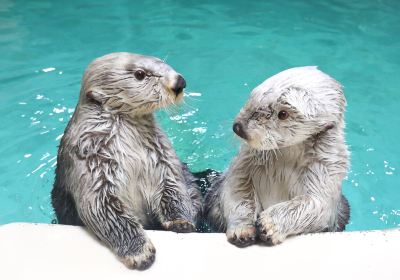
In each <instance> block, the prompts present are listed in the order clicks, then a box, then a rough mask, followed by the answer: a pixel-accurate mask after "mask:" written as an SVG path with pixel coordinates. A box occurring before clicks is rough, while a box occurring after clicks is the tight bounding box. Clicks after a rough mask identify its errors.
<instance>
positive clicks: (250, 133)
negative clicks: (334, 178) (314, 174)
mask: <svg viewBox="0 0 400 280" xmlns="http://www.w3.org/2000/svg"><path fill="white" fill-rule="evenodd" d="M345 103H346V101H345V98H344V95H343V92H342V87H341V85H340V84H339V83H338V82H337V81H335V80H334V79H333V78H331V77H330V76H328V75H326V74H325V73H323V72H321V71H320V70H318V69H317V67H314V66H306V67H297V68H291V69H288V70H285V71H283V72H280V73H278V74H276V75H274V76H272V77H271V78H269V79H267V80H266V81H264V82H263V83H262V84H260V85H259V86H257V87H256V88H255V89H254V90H253V91H252V92H251V96H250V98H249V100H248V102H247V104H246V105H245V106H244V107H243V108H242V110H241V111H240V113H239V115H238V116H237V118H236V121H235V122H236V123H240V124H241V125H242V129H243V130H244V131H245V134H246V136H247V137H246V140H247V143H248V144H249V145H250V146H251V147H253V148H255V149H258V150H270V149H279V148H283V147H289V146H292V145H296V144H298V143H300V142H303V141H305V140H306V139H308V138H309V137H310V136H311V135H313V134H316V133H318V132H320V131H322V130H324V129H325V128H326V127H328V126H334V125H336V124H338V123H339V122H340V121H341V120H342V119H343V112H344V106H345ZM282 111H284V112H286V113H287V114H288V115H287V116H286V118H285V119H283V120H281V119H280V118H279V117H278V115H279V112H282Z"/></svg>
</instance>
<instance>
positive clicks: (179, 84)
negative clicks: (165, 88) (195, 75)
mask: <svg viewBox="0 0 400 280" xmlns="http://www.w3.org/2000/svg"><path fill="white" fill-rule="evenodd" d="M185 87H186V81H185V79H184V78H183V77H182V76H181V75H179V74H178V78H177V79H176V81H175V84H174V85H173V86H172V88H171V90H172V91H173V92H174V93H175V95H179V94H180V93H181V92H182V91H183V89H184V88H185Z"/></svg>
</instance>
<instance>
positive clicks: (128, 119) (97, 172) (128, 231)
mask: <svg viewBox="0 0 400 280" xmlns="http://www.w3.org/2000/svg"><path fill="white" fill-rule="evenodd" d="M184 86H185V82H184V80H183V77H182V76H181V75H180V74H179V73H177V72H176V71H175V70H174V69H172V68H171V67H170V66H169V65H167V64H166V63H164V62H163V61H161V60H159V59H157V58H154V57H148V56H142V55H137V54H131V53H113V54H109V55H106V56H103V57H100V58H98V59H96V60H95V61H93V62H92V63H91V64H90V65H89V66H88V68H87V70H86V72H85V74H84V77H83V80H82V87H81V92H80V97H79V102H78V105H77V107H76V110H75V112H74V114H73V116H72V118H71V120H70V122H69V124H68V126H67V128H66V130H65V133H64V135H63V137H62V139H61V143H60V147H59V150H58V157H57V168H56V178H55V183H54V187H53V190H52V204H53V207H54V209H55V213H56V216H57V220H58V222H59V223H61V224H69V225H85V226H87V227H88V228H89V229H90V230H91V231H92V232H93V233H94V234H95V235H96V236H97V237H98V238H99V239H100V240H101V241H102V242H104V243H105V244H106V245H108V246H109V247H110V248H111V249H112V250H113V251H114V252H115V254H116V255H117V256H118V257H119V258H120V259H121V261H122V262H123V263H125V264H126V265H127V266H128V267H129V268H136V269H145V268H147V267H148V266H150V265H151V264H152V263H153V261H154V258H155V248H154V246H153V244H152V243H151V241H150V239H149V238H148V237H147V235H146V233H145V231H144V229H165V230H172V231H176V232H191V231H195V230H196V223H197V222H198V220H199V218H200V216H201V210H202V205H201V194H200V191H199V190H198V187H197V185H196V178H195V177H194V176H193V175H192V174H191V173H190V172H189V170H188V168H187V167H186V165H184V164H182V163H181V161H180V160H179V159H178V157H177V155H176V153H175V151H174V149H173V147H172V145H171V142H170V141H169V139H168V138H167V136H166V134H165V133H164V131H163V130H162V129H161V128H160V127H159V125H158V124H157V122H156V120H155V117H154V115H153V112H154V111H155V110H157V109H159V108H165V107H167V106H169V105H172V104H174V103H176V102H179V101H180V99H182V96H183V92H182V90H183V88H184Z"/></svg>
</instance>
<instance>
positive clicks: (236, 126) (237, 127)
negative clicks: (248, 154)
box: [233, 122, 247, 139]
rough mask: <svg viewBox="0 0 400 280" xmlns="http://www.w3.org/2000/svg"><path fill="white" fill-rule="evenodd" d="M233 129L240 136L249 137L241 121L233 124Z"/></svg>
mask: <svg viewBox="0 0 400 280" xmlns="http://www.w3.org/2000/svg"><path fill="white" fill-rule="evenodd" d="M233 131H234V132H235V133H236V134H237V136H239V137H240V138H243V139H247V135H246V132H245V131H244V128H243V125H242V124H241V123H240V122H237V123H234V124H233Z"/></svg>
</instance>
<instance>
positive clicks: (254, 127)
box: [205, 67, 349, 246]
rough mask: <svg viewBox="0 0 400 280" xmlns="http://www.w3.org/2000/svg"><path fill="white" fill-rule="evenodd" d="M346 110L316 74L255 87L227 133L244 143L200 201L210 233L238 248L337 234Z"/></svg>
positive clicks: (343, 204) (331, 84)
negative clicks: (309, 235)
mask: <svg viewBox="0 0 400 280" xmlns="http://www.w3.org/2000/svg"><path fill="white" fill-rule="evenodd" d="M345 104H346V101H345V97H344V94H343V91H342V86H341V85H340V84H339V83H338V82H337V81H335V80H334V79H332V78H331V77H329V76H328V75H326V74H324V73H323V72H321V71H319V70H318V69H317V68H316V67H299V68H292V69H289V70H286V71H283V72H281V73H279V74H277V75H275V76H273V77H271V78H269V79H267V80H266V81H265V82H263V83H262V84H261V85H259V86H258V87H256V88H255V89H254V90H253V91H252V93H251V95H250V98H249V100H248V102H247V103H246V105H245V106H244V107H243V108H242V110H241V111H240V113H239V115H238V116H237V118H236V120H235V124H234V127H233V128H234V131H235V133H236V134H238V136H240V137H241V138H242V139H243V140H244V141H245V142H244V143H243V144H242V146H241V148H240V151H239V153H238V155H237V156H236V157H235V158H234V159H233V161H232V163H231V165H230V167H229V168H228V170H227V171H225V172H224V173H223V174H221V175H220V176H217V177H216V178H214V179H213V180H212V182H211V188H210V190H209V191H208V192H207V194H206V201H205V216H206V219H207V220H208V223H209V224H210V225H211V226H212V228H213V229H214V230H216V231H222V232H226V235H227V238H228V240H229V241H230V242H232V243H233V244H235V245H238V246H247V245H250V244H252V243H254V242H255V241H256V240H257V239H261V240H262V241H264V242H266V243H268V244H278V243H280V242H282V241H283V240H284V239H285V238H286V237H288V236H291V235H297V234H302V233H310V232H322V231H342V230H344V229H345V226H346V224H347V223H348V220H349V204H348V202H347V200H346V198H345V197H344V196H343V195H342V181H343V179H344V178H345V176H346V174H347V169H348V165H349V152H348V149H347V146H346V144H345V139H344V132H343V130H344V109H345Z"/></svg>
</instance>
